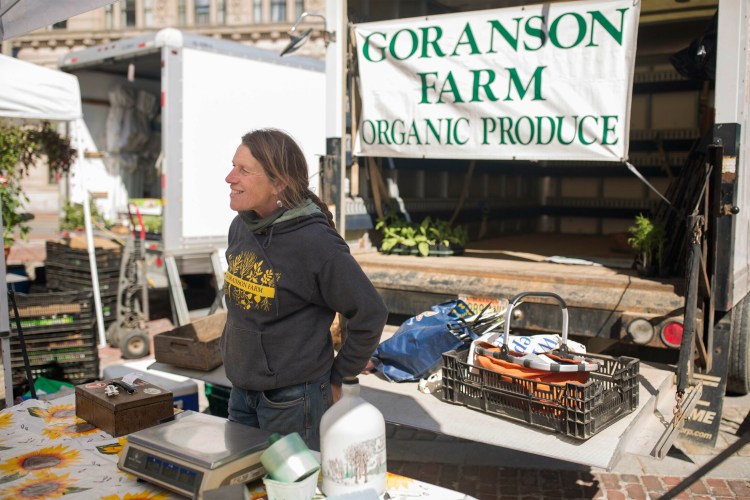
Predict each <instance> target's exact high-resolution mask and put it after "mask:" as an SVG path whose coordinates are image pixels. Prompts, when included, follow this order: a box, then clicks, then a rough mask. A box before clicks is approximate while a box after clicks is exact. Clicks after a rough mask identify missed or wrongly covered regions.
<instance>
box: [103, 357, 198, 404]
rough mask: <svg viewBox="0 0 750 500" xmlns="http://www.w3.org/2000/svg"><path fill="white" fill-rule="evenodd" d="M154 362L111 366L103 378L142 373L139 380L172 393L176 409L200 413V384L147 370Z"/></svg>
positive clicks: (188, 379) (176, 376) (147, 360)
mask: <svg viewBox="0 0 750 500" xmlns="http://www.w3.org/2000/svg"><path fill="white" fill-rule="evenodd" d="M153 362H154V360H153V359H146V360H142V361H134V362H130V363H125V364H121V365H110V366H108V367H106V368H105V369H104V371H103V373H102V378H103V379H105V380H107V379H112V378H120V377H124V376H125V375H127V374H128V373H131V372H141V374H142V375H140V376H139V377H138V378H141V379H143V380H145V381H146V382H148V383H150V384H154V385H157V386H159V387H161V388H162V389H164V390H167V391H171V392H172V397H173V398H174V406H175V407H177V408H180V409H182V410H193V411H199V410H198V384H196V382H195V380H193V379H191V378H187V377H182V376H180V375H174V374H172V373H165V372H160V371H158V370H147V368H148V366H149V365H151V364H152V363H153Z"/></svg>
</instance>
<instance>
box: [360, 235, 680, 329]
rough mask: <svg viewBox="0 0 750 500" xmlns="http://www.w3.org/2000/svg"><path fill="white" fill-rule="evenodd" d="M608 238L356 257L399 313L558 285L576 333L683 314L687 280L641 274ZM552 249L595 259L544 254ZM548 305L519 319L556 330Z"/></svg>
mask: <svg viewBox="0 0 750 500" xmlns="http://www.w3.org/2000/svg"><path fill="white" fill-rule="evenodd" d="M609 241H611V239H610V238H606V237H596V236H581V235H548V234H545V235H541V234H531V235H523V236H510V237H506V238H498V239H494V240H489V241H483V242H479V243H474V244H471V245H470V246H469V247H468V248H467V250H466V253H465V254H464V255H461V256H448V257H420V256H412V255H385V254H382V253H379V252H361V253H355V258H356V259H357V261H358V262H359V264H360V265H361V267H362V269H363V270H364V272H365V273H366V274H367V276H368V277H369V278H370V280H371V281H372V282H373V284H374V285H375V287H376V288H377V289H378V291H379V292H380V294H381V296H382V297H383V299H384V300H385V302H386V305H387V306H388V309H389V311H390V312H391V313H394V314H400V315H414V314H417V313H419V312H421V311H424V310H426V309H429V307H430V306H431V305H434V304H437V303H440V302H444V301H446V300H451V299H454V298H456V297H458V296H461V295H466V296H471V297H483V298H505V299H508V298H511V297H513V296H514V295H516V294H518V293H521V292H529V291H536V292H554V293H556V294H558V295H560V296H561V297H562V298H563V299H564V300H565V301H566V303H567V304H568V307H569V309H570V310H571V333H574V334H580V335H586V336H594V337H612V336H614V337H619V333H617V332H619V330H620V326H621V325H618V324H617V321H618V320H617V318H616V316H617V315H616V314H613V312H617V313H620V314H627V315H633V316H641V317H646V318H660V317H664V318H669V317H675V316H679V315H680V314H681V309H682V307H683V306H684V298H683V296H682V287H683V284H684V283H683V281H684V280H682V279H679V278H646V277H642V276H639V275H638V273H637V272H636V270H634V269H631V268H630V267H629V263H632V256H628V255H627V254H623V253H618V252H615V251H613V250H611V248H610V246H611V245H610V244H609V243H608V242H609ZM553 256H558V257H566V258H575V259H584V260H587V261H588V262H590V263H592V264H596V265H580V264H561V263H554V262H549V261H547V259H549V258H550V257H553ZM547 307H549V310H546V307H543V306H541V305H540V307H539V308H537V309H538V314H527V315H526V317H525V319H524V320H523V321H522V322H521V323H520V324H519V326H521V327H524V328H528V329H530V330H540V331H555V330H557V331H559V328H560V325H559V314H554V313H552V309H554V308H555V307H556V306H551V305H550V306H547ZM545 311H546V313H552V314H545ZM550 316H551V317H550ZM613 332H614V333H613Z"/></svg>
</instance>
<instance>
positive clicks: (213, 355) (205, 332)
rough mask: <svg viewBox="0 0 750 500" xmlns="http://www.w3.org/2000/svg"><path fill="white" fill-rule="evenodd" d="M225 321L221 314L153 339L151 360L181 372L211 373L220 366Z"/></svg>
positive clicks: (198, 320)
mask: <svg viewBox="0 0 750 500" xmlns="http://www.w3.org/2000/svg"><path fill="white" fill-rule="evenodd" d="M226 321H227V313H226V311H221V312H217V313H216V314H212V315H211V316H206V317H205V318H200V319H197V320H195V321H193V322H192V323H189V324H187V325H184V326H179V327H177V328H175V329H174V330H170V331H168V332H164V333H159V334H156V335H154V358H156V361H158V362H159V363H166V364H169V365H174V366H179V367H181V368H190V369H193V370H202V371H208V370H213V369H214V368H216V367H217V366H220V365H221V363H222V359H221V346H220V342H221V332H222V331H223V330H224V324H225V323H226Z"/></svg>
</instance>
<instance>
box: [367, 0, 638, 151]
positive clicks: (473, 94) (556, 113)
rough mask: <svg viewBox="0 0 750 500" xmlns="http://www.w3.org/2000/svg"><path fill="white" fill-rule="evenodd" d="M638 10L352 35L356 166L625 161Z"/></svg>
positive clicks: (449, 21) (509, 12) (623, 3)
mask: <svg viewBox="0 0 750 500" xmlns="http://www.w3.org/2000/svg"><path fill="white" fill-rule="evenodd" d="M639 11H640V3H639V2H638V0H600V1H589V0H582V1H577V2H566V3H552V4H543V5H541V4H540V5H531V6H524V7H513V8H505V9H494V10H484V11H474V12H463V13H460V14H449V15H441V16H432V17H423V18H412V19H396V20H392V21H384V22H376V23H366V24H360V25H357V26H356V43H357V63H358V67H359V89H360V93H361V97H362V110H361V116H360V117H359V125H358V126H359V129H358V134H357V137H356V142H355V154H356V155H359V156H393V157H411V158H414V157H417V158H422V157H424V158H475V159H518V160H597V161H624V160H625V159H627V152H628V135H629V134H628V132H629V130H628V129H629V126H630V101H631V92H632V84H633V66H634V62H635V48H636V37H637V32H638V16H639Z"/></svg>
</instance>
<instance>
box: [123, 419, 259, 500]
mask: <svg viewBox="0 0 750 500" xmlns="http://www.w3.org/2000/svg"><path fill="white" fill-rule="evenodd" d="M270 435H271V433H270V432H267V431H263V430H260V429H257V428H255V427H250V426H247V425H243V424H238V423H236V422H230V421H229V420H227V419H225V418H221V417H216V416H212V415H206V414H203V413H196V412H193V411H186V412H183V413H182V414H180V415H178V416H177V417H176V418H175V420H173V421H171V422H166V423H164V424H160V425H157V426H154V427H149V428H148V429H143V430H140V431H137V432H134V433H132V434H129V435H128V442H127V444H126V445H125V447H124V448H123V451H122V453H121V454H120V461H119V462H118V464H117V466H118V467H119V468H120V469H122V470H124V471H127V472H129V473H131V474H133V475H135V476H137V477H139V478H141V479H143V480H145V481H148V482H150V483H153V484H156V485H159V486H161V487H163V488H166V489H168V490H170V491H173V492H175V493H178V494H180V495H185V496H188V497H192V498H202V496H203V492H204V491H207V490H211V489H214V488H218V487H220V486H226V485H233V484H240V483H248V482H250V481H253V480H255V479H258V478H260V477H262V476H263V474H265V469H264V468H263V466H262V465H261V463H260V455H261V454H262V453H263V451H264V450H265V449H266V448H268V446H269V444H268V438H269V436H270Z"/></svg>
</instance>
